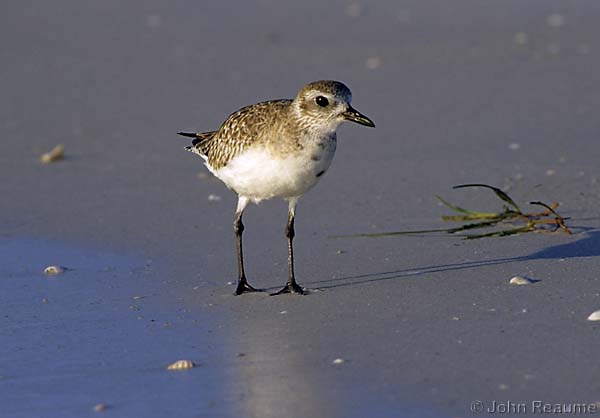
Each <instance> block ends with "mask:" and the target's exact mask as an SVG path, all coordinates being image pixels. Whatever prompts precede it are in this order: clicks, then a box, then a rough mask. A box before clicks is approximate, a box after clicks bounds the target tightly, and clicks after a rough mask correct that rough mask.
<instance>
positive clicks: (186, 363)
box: [167, 360, 196, 370]
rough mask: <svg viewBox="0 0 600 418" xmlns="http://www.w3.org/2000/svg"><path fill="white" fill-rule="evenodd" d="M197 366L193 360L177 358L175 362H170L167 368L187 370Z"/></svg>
mask: <svg viewBox="0 0 600 418" xmlns="http://www.w3.org/2000/svg"><path fill="white" fill-rule="evenodd" d="M194 367H196V365H195V364H194V362H193V361H191V360H177V361H176V362H175V363H173V364H169V366H168V367H167V370H187V369H192V368H194Z"/></svg>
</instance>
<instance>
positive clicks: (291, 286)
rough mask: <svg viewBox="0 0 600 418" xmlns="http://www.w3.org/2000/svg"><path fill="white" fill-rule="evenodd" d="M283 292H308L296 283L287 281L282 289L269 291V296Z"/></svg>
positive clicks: (300, 293)
mask: <svg viewBox="0 0 600 418" xmlns="http://www.w3.org/2000/svg"><path fill="white" fill-rule="evenodd" d="M284 293H296V294H299V295H306V294H307V293H308V289H306V288H303V287H301V286H300V285H298V283H288V284H286V285H285V286H284V287H283V289H281V290H279V291H277V292H275V293H271V296H277V295H283V294H284Z"/></svg>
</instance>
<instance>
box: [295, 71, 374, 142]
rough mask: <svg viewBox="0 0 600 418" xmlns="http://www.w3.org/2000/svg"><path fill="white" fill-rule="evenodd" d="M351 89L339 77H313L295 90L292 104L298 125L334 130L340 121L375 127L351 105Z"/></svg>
mask: <svg viewBox="0 0 600 418" xmlns="http://www.w3.org/2000/svg"><path fill="white" fill-rule="evenodd" d="M351 102H352V93H351V92H350V89H349V88H348V87H346V85H345V84H343V83H340V82H339V81H332V80H324V81H314V82H312V83H310V84H307V85H306V86H304V87H302V89H301V90H300V91H299V92H298V95H297V96H296V98H295V99H294V102H293V103H292V107H293V109H294V111H295V113H296V115H297V117H298V118H299V121H300V123H301V124H302V125H304V126H306V127H315V128H317V129H319V130H327V131H335V129H336V128H337V127H338V125H339V124H340V123H342V122H343V121H346V120H347V121H351V122H355V123H358V124H360V125H364V126H369V127H375V124H374V123H373V121H372V120H371V119H369V118H368V117H367V116H365V115H363V114H362V113H360V112H359V111H357V110H356V109H354V108H353V107H352V106H351V105H350V103H351Z"/></svg>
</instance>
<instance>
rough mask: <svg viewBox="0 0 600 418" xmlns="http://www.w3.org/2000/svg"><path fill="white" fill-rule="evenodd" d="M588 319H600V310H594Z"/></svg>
mask: <svg viewBox="0 0 600 418" xmlns="http://www.w3.org/2000/svg"><path fill="white" fill-rule="evenodd" d="M587 320H588V321H600V310H599V311H595V312H592V313H591V314H590V316H588V317H587Z"/></svg>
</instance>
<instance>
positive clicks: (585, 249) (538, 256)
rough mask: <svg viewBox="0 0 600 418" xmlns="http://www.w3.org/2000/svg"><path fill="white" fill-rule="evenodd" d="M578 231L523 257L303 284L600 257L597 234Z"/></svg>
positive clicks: (327, 284)
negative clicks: (571, 239) (567, 239)
mask: <svg viewBox="0 0 600 418" xmlns="http://www.w3.org/2000/svg"><path fill="white" fill-rule="evenodd" d="M579 229H580V230H582V231H584V232H580V233H578V234H577V235H583V238H581V239H578V240H577V241H574V242H569V243H567V244H560V245H554V246H550V247H547V248H544V249H543V250H539V251H536V252H534V253H532V254H528V255H524V256H517V257H505V258H496V259H493V260H480V261H467V262H463V263H449V264H439V265H432V266H426V267H415V268H410V269H399V270H391V271H382V272H375V273H365V274H360V275H355V276H345V277H337V278H333V279H328V280H315V281H312V282H306V283H307V284H309V285H313V286H316V287H318V288H320V289H329V288H336V287H345V286H355V285H360V284H366V283H372V282H380V281H385V280H394V279H400V278H404V277H412V276H421V275H425V274H430V273H436V272H443V271H452V270H463V269H470V268H477V267H484V266H493V265H498V264H506V263H513V262H521V261H533V260H555V259H566V258H577V257H597V256H600V230H597V229H596V230H593V229H591V228H579Z"/></svg>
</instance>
